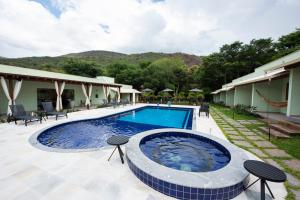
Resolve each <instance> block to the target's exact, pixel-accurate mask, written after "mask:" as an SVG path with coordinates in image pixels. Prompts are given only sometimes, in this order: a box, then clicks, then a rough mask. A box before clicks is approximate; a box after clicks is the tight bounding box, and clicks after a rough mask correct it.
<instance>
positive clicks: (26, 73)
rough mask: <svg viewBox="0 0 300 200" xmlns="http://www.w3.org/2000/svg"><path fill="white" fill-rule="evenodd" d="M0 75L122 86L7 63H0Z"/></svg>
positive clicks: (32, 79)
mask: <svg viewBox="0 0 300 200" xmlns="http://www.w3.org/2000/svg"><path fill="white" fill-rule="evenodd" d="M0 76H3V77H5V78H8V79H16V80H18V79H24V80H31V81H42V82H52V81H64V82H66V83H72V84H82V83H84V84H92V85H101V86H109V87H117V88H118V87H122V85H121V84H115V83H114V84H112V83H105V82H101V81H99V80H98V79H96V78H89V77H83V76H76V75H70V74H63V73H56V72H48V71H43V70H36V69H29V68H22V67H15V66H9V65H2V64H0Z"/></svg>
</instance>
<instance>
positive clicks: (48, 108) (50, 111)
mask: <svg viewBox="0 0 300 200" xmlns="http://www.w3.org/2000/svg"><path fill="white" fill-rule="evenodd" d="M42 106H43V109H44V112H45V115H46V117H47V119H48V116H55V119H56V120H57V118H58V117H64V116H66V118H68V114H67V113H65V112H56V111H55V109H54V107H53V105H52V102H42Z"/></svg>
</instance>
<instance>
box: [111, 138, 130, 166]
mask: <svg viewBox="0 0 300 200" xmlns="http://www.w3.org/2000/svg"><path fill="white" fill-rule="evenodd" d="M128 141H129V138H128V137H127V136H123V135H113V136H111V137H110V138H108V140H107V144H109V145H113V146H116V147H115V149H114V150H113V152H112V153H111V155H110V156H109V158H108V161H109V160H110V158H111V157H112V155H113V154H114V152H115V150H116V149H118V151H119V155H120V158H121V161H122V164H124V159H123V156H124V153H123V151H122V149H121V147H120V146H121V145H123V144H126V143H127V142H128Z"/></svg>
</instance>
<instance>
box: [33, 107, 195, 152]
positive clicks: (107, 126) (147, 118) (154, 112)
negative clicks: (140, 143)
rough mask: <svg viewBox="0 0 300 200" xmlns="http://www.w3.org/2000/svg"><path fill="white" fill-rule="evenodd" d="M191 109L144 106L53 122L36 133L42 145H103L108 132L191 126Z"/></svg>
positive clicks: (70, 147)
mask: <svg viewBox="0 0 300 200" xmlns="http://www.w3.org/2000/svg"><path fill="white" fill-rule="evenodd" d="M192 116H193V109H190V108H166V107H155V106H146V107H142V108H139V109H135V110H131V111H127V112H123V113H119V114H115V115H111V116H108V117H102V118H98V119H90V120H81V121H76V122H69V123H65V124H62V125H57V126H55V127H52V128H50V129H47V130H45V131H43V132H42V133H41V134H39V136H38V137H37V139H38V141H39V142H40V143H41V144H43V145H46V146H49V147H52V148H60V149H93V148H99V147H103V146H105V145H106V141H107V139H108V138H109V137H111V136H112V135H126V136H132V135H135V134H137V133H140V132H143V131H147V130H151V129H157V128H170V127H172V128H185V129H192Z"/></svg>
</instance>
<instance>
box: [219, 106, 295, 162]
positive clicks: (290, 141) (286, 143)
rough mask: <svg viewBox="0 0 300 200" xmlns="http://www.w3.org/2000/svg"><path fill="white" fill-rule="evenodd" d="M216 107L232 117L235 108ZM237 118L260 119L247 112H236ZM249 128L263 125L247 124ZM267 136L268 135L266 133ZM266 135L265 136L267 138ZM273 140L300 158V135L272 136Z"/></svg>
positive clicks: (281, 147)
mask: <svg viewBox="0 0 300 200" xmlns="http://www.w3.org/2000/svg"><path fill="white" fill-rule="evenodd" d="M213 107H214V108H216V109H218V110H219V111H221V112H222V113H223V114H224V115H226V116H228V117H230V118H232V115H233V114H232V113H233V110H232V109H231V108H228V107H225V106H221V105H213ZM234 119H235V120H253V119H256V120H259V118H258V117H256V116H254V115H247V114H235V118H234ZM245 126H246V127H247V128H249V129H251V130H252V129H258V127H260V126H262V125H261V124H258V125H256V124H249V125H248V124H247V125H245ZM266 136H267V135H266ZM266 136H265V138H267V137H266ZM271 142H272V143H273V144H275V145H276V146H278V147H279V148H280V149H282V150H285V151H286V152H287V153H288V154H290V155H292V156H294V157H295V158H298V159H300V136H292V137H291V138H287V139H283V138H275V137H272V138H271Z"/></svg>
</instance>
